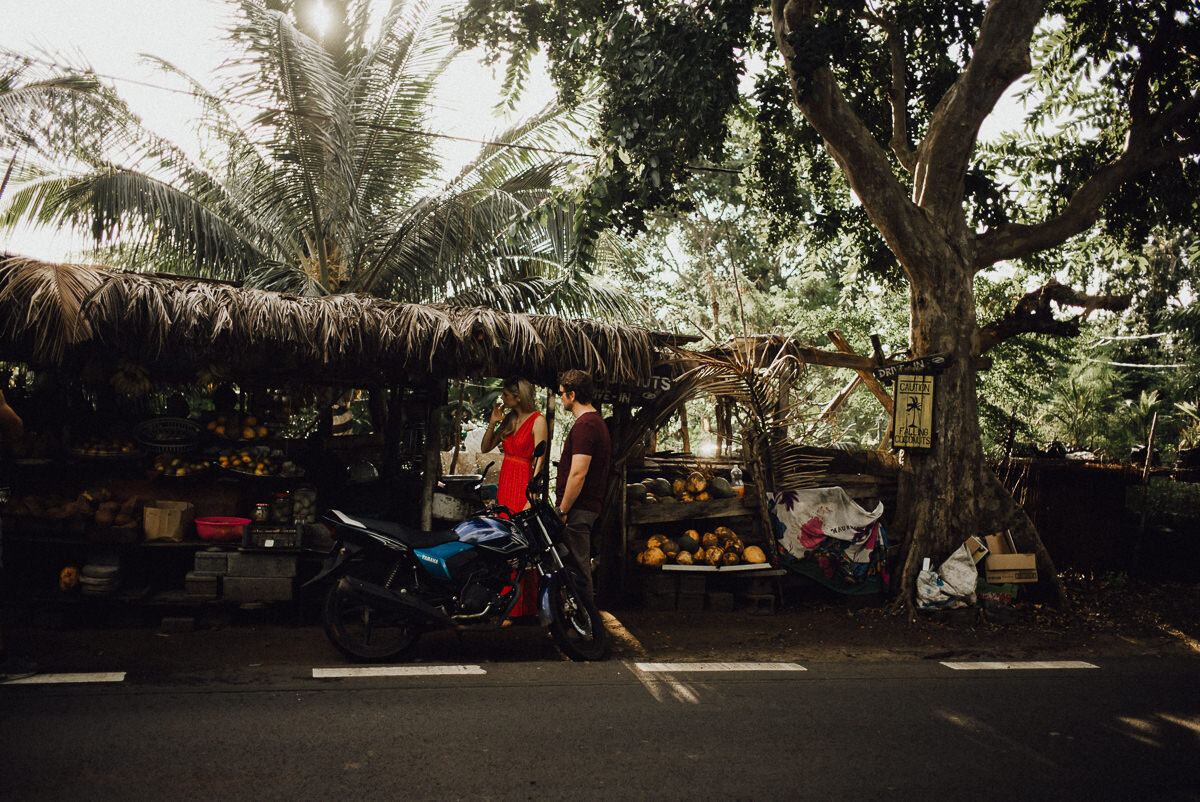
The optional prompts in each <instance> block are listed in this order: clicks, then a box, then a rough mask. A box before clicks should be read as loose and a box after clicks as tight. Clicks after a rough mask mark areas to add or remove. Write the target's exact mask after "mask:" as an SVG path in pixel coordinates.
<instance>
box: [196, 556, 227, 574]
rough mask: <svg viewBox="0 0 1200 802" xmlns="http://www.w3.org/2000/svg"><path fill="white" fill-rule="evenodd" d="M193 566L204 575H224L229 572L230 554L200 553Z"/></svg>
mask: <svg viewBox="0 0 1200 802" xmlns="http://www.w3.org/2000/svg"><path fill="white" fill-rule="evenodd" d="M192 565H193V567H194V568H195V569H196V570H197V571H198V572H200V573H202V574H224V573H226V572H227V571H228V570H229V552H227V551H198V552H196V559H195V561H194V562H193V563H192Z"/></svg>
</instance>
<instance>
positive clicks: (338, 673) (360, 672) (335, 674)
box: [312, 666, 487, 679]
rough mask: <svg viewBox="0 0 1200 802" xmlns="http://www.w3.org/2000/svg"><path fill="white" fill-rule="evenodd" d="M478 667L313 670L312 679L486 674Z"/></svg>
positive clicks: (356, 667) (387, 667) (355, 667)
mask: <svg viewBox="0 0 1200 802" xmlns="http://www.w3.org/2000/svg"><path fill="white" fill-rule="evenodd" d="M486 673H487V672H486V671H484V670H483V669H482V668H481V667H479V666H351V667H347V668H314V669H313V670H312V675H313V679H344V678H347V677H432V676H443V677H444V676H454V675H478V674H486Z"/></svg>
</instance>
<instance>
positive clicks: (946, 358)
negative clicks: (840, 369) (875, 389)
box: [871, 354, 950, 381]
mask: <svg viewBox="0 0 1200 802" xmlns="http://www.w3.org/2000/svg"><path fill="white" fill-rule="evenodd" d="M949 364H950V355H949V354H930V355H929V356H923V357H919V358H917V359H911V360H909V361H908V362H897V363H896V364H894V365H887V366H885V367H882V368H875V369H874V370H872V371H871V372H872V373H873V374H875V378H876V379H879V381H886V380H888V379H891V378H894V377H896V376H898V375H900V374H901V373H926V374H928V373H941V372H942V371H943V370H945V369H946V366H947V365H949Z"/></svg>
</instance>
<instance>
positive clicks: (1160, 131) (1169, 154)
mask: <svg viewBox="0 0 1200 802" xmlns="http://www.w3.org/2000/svg"><path fill="white" fill-rule="evenodd" d="M1197 114H1200V94H1197V95H1192V96H1191V97H1189V98H1188V99H1187V100H1184V101H1181V102H1179V103H1177V104H1175V105H1174V106H1172V107H1171V108H1169V109H1167V110H1166V111H1164V112H1162V113H1161V114H1157V115H1154V117H1153V119H1152V121H1147V123H1146V128H1145V129H1144V132H1139V133H1137V134H1135V133H1134V131H1132V130H1131V131H1130V134H1129V136H1128V137H1126V140H1125V150H1124V151H1122V153H1121V155H1120V156H1118V157H1117V158H1116V159H1114V160H1113V161H1110V162H1108V163H1107V164H1105V165H1102V166H1101V167H1100V168H1098V169H1097V170H1096V172H1095V173H1093V174H1092V175H1091V177H1090V178H1088V179H1087V180H1086V181H1084V182H1083V184H1082V185H1081V186H1080V187H1079V189H1077V190H1075V193H1074V194H1073V195H1072V196H1071V199H1070V200H1069V201H1067V205H1066V206H1065V207H1064V208H1063V210H1062V212H1060V213H1059V214H1058V215H1055V216H1054V217H1051V218H1048V219H1047V220H1044V221H1042V222H1041V223H1033V224H1024V223H1009V224H1008V225H1004V226H1000V227H999V228H995V229H991V230H989V231H985V232H984V233H983V234H980V235H979V237H978V239H977V240H976V246H977V247H976V250H975V270H976V271H978V270H982V269H983V268H985V267H988V266H990V265H993V264H995V263H996V262H1000V261H1003V260H1005V259H1018V258H1020V257H1022V256H1028V255H1030V254H1032V253H1037V252H1038V251H1043V250H1046V249H1047V248H1052V247H1054V246H1056V245H1058V244H1059V243H1062V242H1064V241H1065V240H1067V239H1068V238H1070V237H1073V236H1075V235H1076V234H1079V233H1081V232H1083V231H1086V230H1087V229H1089V228H1091V226H1092V225H1093V224H1094V223H1095V222H1096V220H1097V219H1099V217H1100V207H1101V206H1102V205H1103V203H1104V200H1105V199H1106V198H1107V197H1108V196H1109V195H1110V194H1112V193H1113V192H1114V191H1116V189H1117V188H1118V187H1119V186H1120V185H1121V184H1122V183H1124V182H1125V181H1127V180H1129V179H1130V178H1132V177H1133V176H1135V175H1137V174H1138V173H1141V172H1145V171H1147V170H1152V169H1154V168H1155V167H1159V166H1161V165H1163V164H1167V163H1169V162H1173V161H1178V160H1179V159H1181V158H1183V157H1185V156H1188V155H1193V154H1200V138H1197V137H1192V138H1191V139H1178V140H1175V141H1172V142H1169V143H1167V144H1165V145H1161V146H1158V147H1154V148H1152V149H1144V150H1143V149H1137V143H1142V142H1147V141H1161V140H1162V138H1163V137H1164V136H1165V135H1166V134H1167V133H1169V131H1170V130H1172V129H1173V128H1174V126H1175V125H1178V124H1179V123H1180V122H1182V121H1184V120H1187V119H1191V118H1194V117H1195V116H1196V115H1197Z"/></svg>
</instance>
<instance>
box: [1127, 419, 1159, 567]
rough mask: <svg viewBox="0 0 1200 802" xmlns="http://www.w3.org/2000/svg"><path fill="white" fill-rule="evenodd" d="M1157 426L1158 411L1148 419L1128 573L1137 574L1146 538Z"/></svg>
mask: <svg viewBox="0 0 1200 802" xmlns="http://www.w3.org/2000/svg"><path fill="white" fill-rule="evenodd" d="M1157 428H1158V413H1157V412H1155V413H1154V417H1153V418H1152V419H1151V420H1150V436H1149V437H1148V438H1146V463H1145V464H1144V465H1143V466H1142V517H1141V520H1139V521H1138V536H1137V542H1136V543H1134V544H1133V554H1132V556H1131V558H1130V561H1129V562H1130V566H1129V573H1130V575H1131V576H1137V572H1138V567H1139V563H1141V556H1142V543H1144V542H1145V540H1146V510H1147V505H1148V504H1149V500H1148V499H1149V494H1150V466H1151V465H1152V464H1153V462H1154V430H1155V429H1157Z"/></svg>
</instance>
